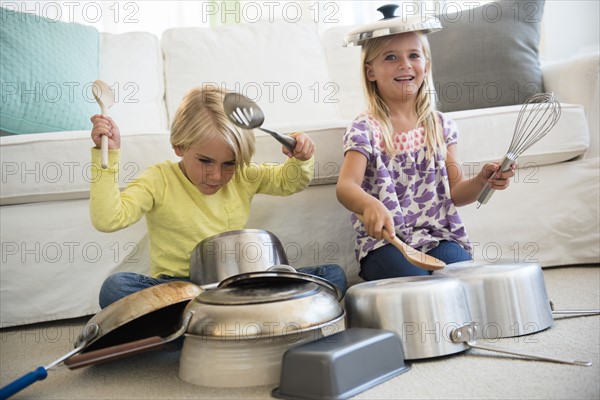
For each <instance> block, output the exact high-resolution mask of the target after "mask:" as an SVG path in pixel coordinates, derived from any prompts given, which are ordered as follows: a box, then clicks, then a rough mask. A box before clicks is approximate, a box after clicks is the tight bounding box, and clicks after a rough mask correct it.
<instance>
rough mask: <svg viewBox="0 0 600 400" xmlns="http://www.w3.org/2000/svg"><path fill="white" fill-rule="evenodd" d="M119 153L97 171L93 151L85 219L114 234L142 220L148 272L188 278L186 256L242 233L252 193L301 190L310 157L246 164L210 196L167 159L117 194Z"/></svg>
mask: <svg viewBox="0 0 600 400" xmlns="http://www.w3.org/2000/svg"><path fill="white" fill-rule="evenodd" d="M119 158H120V151H119V150H111V151H109V168H107V169H100V150H99V149H95V148H94V149H92V173H93V174H92V176H94V177H95V178H96V179H93V180H92V183H91V187H90V215H91V220H92V224H93V225H94V227H96V229H98V230H100V231H102V232H114V231H117V230H119V229H123V228H125V227H127V226H129V225H132V224H134V223H136V222H137V221H139V220H140V219H141V218H142V217H143V216H146V224H147V226H148V233H149V236H150V274H151V275H152V276H154V277H158V276H160V275H163V274H164V275H169V276H177V277H187V276H189V268H190V266H189V263H190V255H191V253H192V250H193V249H194V248H195V247H196V245H197V244H198V243H199V242H200V241H202V240H203V239H205V238H207V237H209V236H212V235H215V234H218V233H221V232H225V231H230V230H234V229H242V228H243V227H244V226H245V225H246V223H247V221H248V218H249V215H250V203H251V201H252V198H253V197H254V195H255V194H257V193H263V194H270V195H278V196H287V195H290V194H293V193H297V192H299V191H301V190H303V189H305V188H306V187H307V186H308V184H309V183H310V181H311V179H312V177H313V171H314V159H312V158H311V159H310V160H308V161H299V160H297V159H295V158H288V159H287V160H286V161H285V162H284V163H282V164H275V163H274V164H268V163H265V164H251V165H250V166H244V167H242V168H241V169H240V170H238V171H237V172H236V173H235V175H234V176H233V178H232V179H231V181H229V182H228V183H227V185H225V186H224V187H223V188H221V190H219V191H218V192H217V193H215V194H213V195H205V194H202V193H201V192H200V191H199V190H198V189H197V188H196V187H195V186H194V185H193V184H192V183H191V182H190V181H189V180H188V179H187V178H186V176H185V175H184V174H183V172H182V171H181V169H180V168H179V164H177V163H173V162H170V161H166V162H163V163H160V164H156V165H154V166H152V167H150V168H148V169H147V170H146V171H144V172H143V173H142V174H141V175H140V176H139V177H138V178H136V179H135V180H134V181H133V182H131V183H130V184H129V185H128V186H127V187H126V188H125V189H124V190H123V191H120V190H119V185H118V176H117V174H118V170H119V166H118V163H119Z"/></svg>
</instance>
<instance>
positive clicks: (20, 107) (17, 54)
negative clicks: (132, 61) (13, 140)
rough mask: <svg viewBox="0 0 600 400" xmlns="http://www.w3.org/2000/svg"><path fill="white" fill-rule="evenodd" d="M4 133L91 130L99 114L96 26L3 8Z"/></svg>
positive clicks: (0, 110) (0, 111)
mask: <svg viewBox="0 0 600 400" xmlns="http://www.w3.org/2000/svg"><path fill="white" fill-rule="evenodd" d="M0 18H1V22H2V23H1V24H0V81H1V84H2V87H1V96H0V97H1V98H0V105H1V107H0V131H2V132H7V133H11V134H24V133H39V132H55V131H70V130H83V129H90V128H91V123H90V121H89V117H90V116H92V115H93V114H94V113H96V112H98V110H99V109H98V106H97V105H96V103H95V101H94V97H93V96H92V94H91V85H92V83H93V82H94V81H95V80H96V79H98V58H99V54H98V52H99V34H98V31H97V30H96V29H95V28H93V27H87V26H83V25H80V24H75V23H65V22H59V21H52V20H48V19H45V18H43V17H40V16H38V15H34V14H27V13H21V12H18V11H14V10H11V9H8V8H0Z"/></svg>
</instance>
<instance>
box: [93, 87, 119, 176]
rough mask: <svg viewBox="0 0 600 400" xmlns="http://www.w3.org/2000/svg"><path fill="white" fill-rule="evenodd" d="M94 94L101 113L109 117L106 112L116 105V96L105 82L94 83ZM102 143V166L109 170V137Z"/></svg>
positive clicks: (104, 137)
mask: <svg viewBox="0 0 600 400" xmlns="http://www.w3.org/2000/svg"><path fill="white" fill-rule="evenodd" d="M92 93H93V95H94V98H95V99H96V102H98V105H99V106H100V112H101V114H102V115H107V113H106V110H107V109H108V108H110V107H112V106H113V104H115V96H114V94H113V92H112V90H111V89H110V86H108V85H107V84H106V82H104V81H100V80H97V81H94V84H93V85H92ZM101 140H102V141H101V142H100V149H101V159H100V165H101V166H102V168H104V169H106V168H108V136H106V135H102V138H101Z"/></svg>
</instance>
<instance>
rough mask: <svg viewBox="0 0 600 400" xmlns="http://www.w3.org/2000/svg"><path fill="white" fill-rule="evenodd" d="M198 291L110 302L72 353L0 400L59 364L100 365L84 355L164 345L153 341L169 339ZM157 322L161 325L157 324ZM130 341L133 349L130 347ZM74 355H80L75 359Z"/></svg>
mask: <svg viewBox="0 0 600 400" xmlns="http://www.w3.org/2000/svg"><path fill="white" fill-rule="evenodd" d="M202 291H203V289H202V288H200V287H199V286H196V285H194V284H192V283H189V282H182V281H175V282H167V283H163V284H161V285H157V286H153V287H150V288H147V289H144V290H141V291H139V292H136V293H133V294H131V295H129V296H127V297H124V298H122V299H120V300H118V301H116V302H114V303H113V304H111V305H109V306H108V307H106V308H104V309H103V310H101V311H100V312H98V313H97V314H96V315H94V316H93V317H92V318H91V319H90V320H89V321H88V322H87V323H86V324H85V326H84V327H83V329H82V332H81V333H80V335H79V337H78V338H77V341H76V343H75V348H74V349H73V350H71V351H70V352H68V353H66V354H65V355H63V356H62V357H60V358H58V359H56V360H55V361H53V362H51V363H50V364H48V365H46V366H44V367H38V368H36V369H35V370H33V371H31V372H29V373H27V374H25V375H23V376H22V377H20V378H18V379H17V380H15V381H13V382H12V383H10V384H8V385H7V386H5V387H3V388H2V389H1V391H0V398H1V399H5V398H8V397H10V396H12V395H14V394H15V393H18V392H19V391H21V390H23V389H25V388H26V387H28V386H30V385H31V384H33V383H35V382H37V381H39V380H43V379H45V378H46V377H47V376H48V370H50V369H51V368H52V367H54V366H57V365H58V364H60V363H64V364H65V365H66V366H68V367H69V368H70V369H74V368H77V367H78V365H77V364H72V363H70V362H69V360H71V359H73V358H75V357H82V359H83V360H86V359H87V360H91V361H92V362H101V361H102V359H101V358H96V357H92V358H90V357H88V356H86V353H87V352H90V353H89V354H93V353H94V352H95V351H98V350H99V349H103V348H106V347H117V350H118V354H119V356H126V355H129V354H134V353H136V352H140V351H145V350H150V349H151V348H155V347H158V346H160V345H162V344H164V343H166V342H167V341H160V342H159V341H158V340H155V339H154V338H155V337H157V336H158V337H160V336H163V335H167V336H169V334H170V333H172V330H173V329H174V327H176V326H178V324H179V320H180V316H181V312H182V311H183V309H184V307H185V306H186V304H187V303H188V302H189V301H190V300H191V299H193V298H194V297H196V296H197V295H198V294H200V293H201V292H202ZM157 320H158V321H161V323H160V324H157V323H156V321H157ZM150 339H152V340H150ZM132 341H134V342H136V344H137V345H136V346H131V344H130V342H132ZM140 342H141V343H140ZM78 353H81V355H80V356H78ZM110 359H114V357H112V358H110ZM75 360H77V358H75ZM84 365H89V364H84ZM82 366H83V365H82Z"/></svg>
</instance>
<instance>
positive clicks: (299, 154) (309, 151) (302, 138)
mask: <svg viewBox="0 0 600 400" xmlns="http://www.w3.org/2000/svg"><path fill="white" fill-rule="evenodd" d="M290 136H291V137H293V138H294V139H296V147H295V148H294V152H291V151H290V150H289V149H288V148H287V147H285V146H284V147H283V154H285V155H286V156H288V157H294V158H296V159H298V160H301V161H307V160H310V158H311V157H312V156H313V155H314V154H315V142H313V140H312V139H311V138H310V137H309V136H308V135H307V134H306V133H304V132H294V133H292V134H290Z"/></svg>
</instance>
